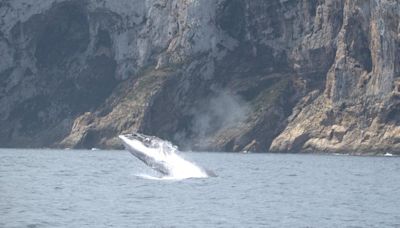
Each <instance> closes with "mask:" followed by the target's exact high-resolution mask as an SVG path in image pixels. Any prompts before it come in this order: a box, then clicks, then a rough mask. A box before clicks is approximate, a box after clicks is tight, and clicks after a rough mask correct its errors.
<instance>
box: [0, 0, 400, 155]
mask: <svg viewBox="0 0 400 228" xmlns="http://www.w3.org/2000/svg"><path fill="white" fill-rule="evenodd" d="M399 12H400V8H399V3H398V1H395V0H381V1H375V0H367V1H365V0H362V1H361V0H359V1H350V0H327V1H318V0H311V1H310V0H301V1H292V0H271V1H245V0H218V1H199V0H171V1H169V0H140V1H131V0H120V1H114V0H42V1H38V2H32V1H28V0H3V1H1V2H0V58H1V59H2V60H1V62H0V85H1V86H0V126H1V128H0V145H1V146H5V147H74V148H92V147H99V148H118V147H120V146H121V145H120V143H119V141H118V139H117V138H116V137H117V135H118V134H121V133H126V132H131V131H141V132H143V133H147V134H153V135H157V136H159V137H162V138H166V139H169V140H171V141H173V142H174V143H177V144H178V145H180V146H182V147H183V148H185V149H193V150H217V151H244V150H246V151H268V150H270V151H279V152H287V151H291V152H301V151H328V152H330V151H335V152H351V153H365V152H373V153H375V152H378V151H380V150H385V151H387V150H390V151H395V152H396V151H398V148H399V147H398V145H399V144H398V143H399V141H398V139H397V137H398V136H397V135H398V134H397V131H398V127H397V126H398V125H399V124H398V120H397V119H398V118H397V115H398V109H399V108H400V107H398V105H397V104H398V101H397V99H398V94H399V91H400V90H399V87H398V84H399V83H400V82H397V77H400V42H399V39H400V31H399V30H400V23H399V18H400V17H399Z"/></svg>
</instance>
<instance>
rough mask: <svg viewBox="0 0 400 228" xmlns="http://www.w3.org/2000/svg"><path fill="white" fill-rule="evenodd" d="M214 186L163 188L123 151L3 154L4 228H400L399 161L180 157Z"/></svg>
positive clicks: (194, 182)
mask: <svg viewBox="0 0 400 228" xmlns="http://www.w3.org/2000/svg"><path fill="white" fill-rule="evenodd" d="M181 155H182V156H184V157H185V158H186V159H187V160H190V161H193V162H195V163H196V164H197V165H199V166H202V167H205V168H208V169H211V170H213V171H214V172H215V173H216V174H217V175H218V177H210V178H198V179H173V178H165V179H164V178H157V174H156V173H155V172H154V171H152V170H151V169H149V168H148V167H146V166H145V165H143V164H142V163H141V162H140V161H139V160H138V159H136V158H135V157H133V156H132V155H130V154H129V153H128V152H126V151H103V150H97V151H78V150H16V149H15V150H10V149H7V150H6V149H0V227H18V228H20V227H29V228H34V227H96V228H97V227H400V158H399V157H354V156H333V155H294V154H289V155H288V154H230V153H206V152H204V153H191V152H186V153H181Z"/></svg>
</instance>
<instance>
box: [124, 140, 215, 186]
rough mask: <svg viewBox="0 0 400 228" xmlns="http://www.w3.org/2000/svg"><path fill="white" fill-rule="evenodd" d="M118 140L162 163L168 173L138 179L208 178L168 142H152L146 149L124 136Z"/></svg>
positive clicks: (202, 170) (141, 144) (203, 171)
mask: <svg viewBox="0 0 400 228" xmlns="http://www.w3.org/2000/svg"><path fill="white" fill-rule="evenodd" d="M120 138H121V139H123V140H124V141H125V142H126V143H128V144H129V145H130V146H131V147H132V148H135V149H137V150H138V151H141V152H142V153H144V154H146V155H147V156H149V157H152V158H153V159H154V160H156V161H157V162H159V163H163V164H164V165H165V167H166V168H167V169H168V171H169V175H168V176H163V177H154V176H148V175H143V174H141V175H139V177H142V178H145V179H155V180H181V179H187V178H207V177H208V175H207V173H206V172H205V170H204V169H202V168H201V167H199V166H197V165H196V164H195V163H193V162H190V161H188V160H186V159H184V158H183V157H181V156H180V152H179V151H178V149H177V147H176V146H174V145H173V144H172V143H170V142H168V141H161V140H154V142H152V143H153V144H154V145H153V146H152V148H148V147H146V146H145V145H144V144H143V143H141V142H139V141H137V140H129V139H127V138H126V137H124V136H122V137H120Z"/></svg>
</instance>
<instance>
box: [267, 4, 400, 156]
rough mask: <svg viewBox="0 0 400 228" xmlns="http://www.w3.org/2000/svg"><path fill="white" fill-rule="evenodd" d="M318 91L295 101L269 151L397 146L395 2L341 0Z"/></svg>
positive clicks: (399, 12)
mask: <svg viewBox="0 0 400 228" xmlns="http://www.w3.org/2000/svg"><path fill="white" fill-rule="evenodd" d="M336 42H337V44H336V46H337V50H336V54H335V60H334V62H333V64H332V66H331V67H330V69H329V71H328V73H327V76H326V77H327V81H326V84H325V87H324V88H323V91H324V92H323V94H321V95H316V94H310V95H308V96H306V97H305V98H304V99H303V101H302V102H300V103H299V104H298V105H297V106H296V108H295V109H294V112H293V114H292V116H291V117H290V118H289V122H290V123H289V124H288V126H287V127H286V129H285V130H284V131H283V132H282V133H281V134H280V135H279V136H278V137H277V138H276V139H275V140H274V142H273V143H272V145H271V150H272V151H309V152H311V151H327V152H332V151H333V152H344V153H349V152H350V153H354V154H363V153H364V154H365V153H382V152H385V151H391V152H395V153H399V152H400V144H399V142H400V134H399V133H400V131H399V130H400V128H399V124H400V122H399V121H400V119H399V114H400V113H399V110H400V109H399V108H400V106H399V104H400V103H399V102H400V100H399V98H400V97H399V95H400V87H399V85H400V84H399V82H400V81H399V77H400V4H399V2H398V1H345V3H344V5H343V24H342V26H341V29H340V31H339V34H338V35H337V37H336Z"/></svg>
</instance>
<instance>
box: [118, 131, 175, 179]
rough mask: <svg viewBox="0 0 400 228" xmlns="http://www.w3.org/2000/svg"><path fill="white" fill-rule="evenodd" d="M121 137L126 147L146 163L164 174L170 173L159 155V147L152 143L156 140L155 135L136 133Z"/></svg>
mask: <svg viewBox="0 0 400 228" xmlns="http://www.w3.org/2000/svg"><path fill="white" fill-rule="evenodd" d="M119 138H120V139H121V140H122V142H123V144H124V146H125V148H126V149H127V150H128V151H129V152H130V153H131V154H132V155H133V156H135V157H137V158H138V159H139V160H141V161H142V162H143V163H144V164H146V165H147V166H149V167H151V168H152V169H154V170H156V171H158V172H160V173H161V174H163V175H170V172H169V169H168V167H167V166H166V165H167V164H166V163H165V162H164V161H162V160H161V159H160V158H159V157H157V155H158V154H159V148H158V147H157V146H156V145H154V144H151V143H152V142H151V140H156V138H155V137H148V136H145V135H142V134H138V133H135V134H128V135H120V136H119ZM153 143H154V142H153Z"/></svg>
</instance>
